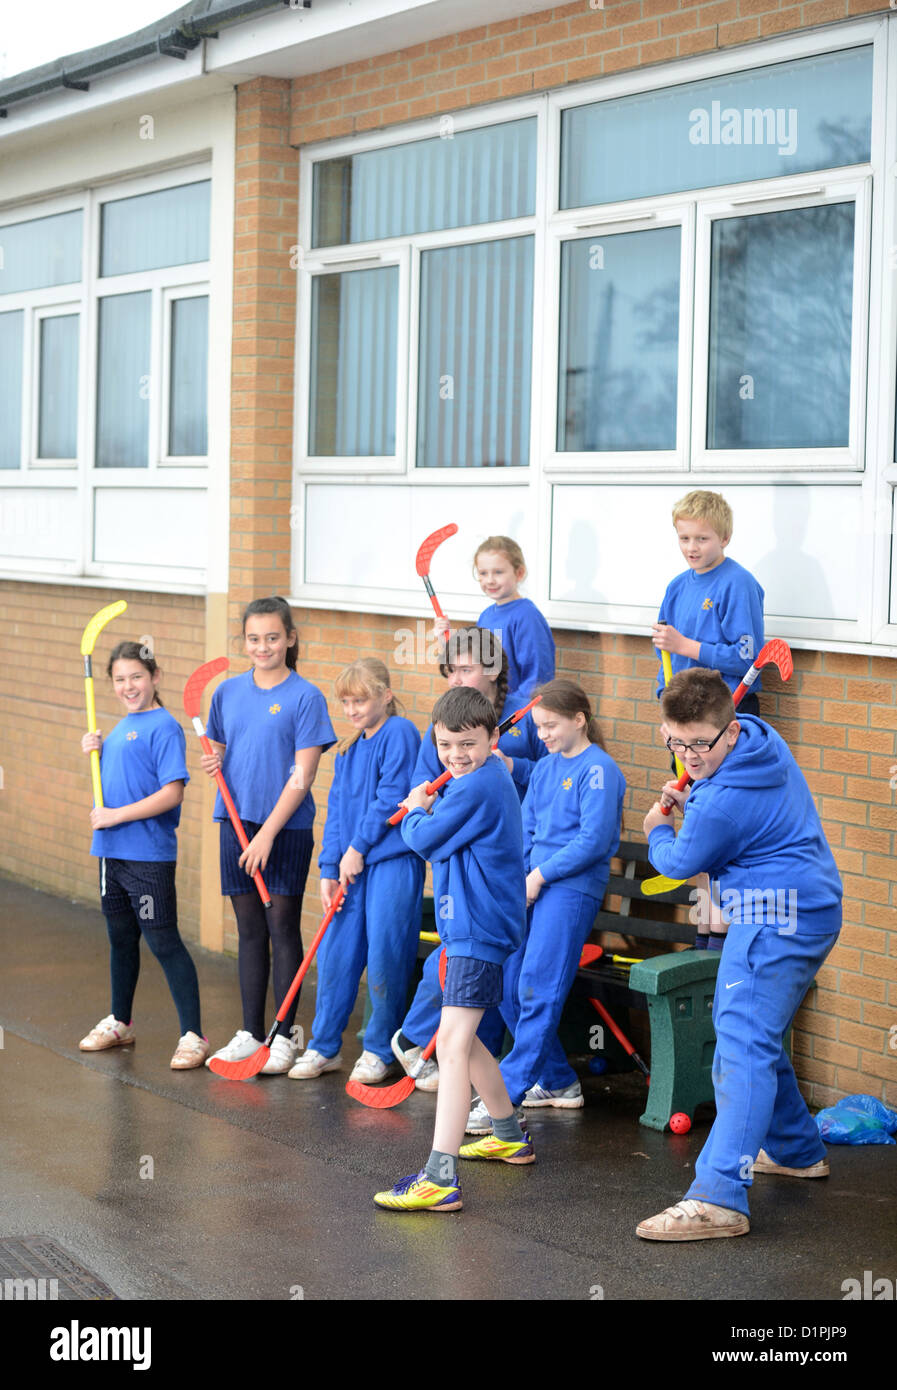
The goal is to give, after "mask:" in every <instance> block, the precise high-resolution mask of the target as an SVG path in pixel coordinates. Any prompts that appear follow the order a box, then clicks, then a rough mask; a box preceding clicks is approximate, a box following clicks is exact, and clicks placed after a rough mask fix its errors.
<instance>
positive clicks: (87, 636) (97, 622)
mask: <svg viewBox="0 0 897 1390" xmlns="http://www.w3.org/2000/svg"><path fill="white" fill-rule="evenodd" d="M127 606H128V605H127V603H126V602H125V600H124V599H123V598H120V599H119V600H118V602H117V603H109V604H107V605H106V607H105V608H101V609H100V611H99V613H94V615H93V617H92V618H91V620H90V622H89V623H88V624H87V627H86V628H85V629H84V631H83V632H82V634H81V655H82V656H83V657H84V698H85V700H86V702H87V727H88V730H89V731H90V733H92V734H95V733H96V731H97V708H96V703H95V702H94V697H93V669H92V663H91V657H92V656H93V649H94V647H95V646H96V644H97V638H98V637H99V635H100V633H101V632H102V631H103V628H104V627H105V626H106V624H107V623H111V622H112V619H113V618H117V617H118V615H119V613H124V611H125V609H126V608H127ZM90 780H91V782H92V783H93V804H94V806H102V804H103V784H102V782H101V780H100V755H99V753H98V752H97V750H96V749H95V748H94V749H93V751H92V752H91V755H90Z"/></svg>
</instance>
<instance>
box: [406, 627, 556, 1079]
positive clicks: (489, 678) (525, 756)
mask: <svg viewBox="0 0 897 1390" xmlns="http://www.w3.org/2000/svg"><path fill="white" fill-rule="evenodd" d="M439 669H440V671H441V672H442V674H443V676H444V677H445V679H446V681H447V682H448V685H449V689H450V690H455V689H458V688H459V687H466V688H468V689H470V690H478V691H479V692H480V694H481V695H485V696H486V699H487V700H489V701H490V703H491V704H492V706H493V708H494V710H495V714H496V718H497V719H498V721H499V723H501V721H502V720H503V719H506V718H507V717H508V715H509V714H513V713H514V711H515V710H518V709H521V708H522V707H523V706H524V705H525V704H527V703H528V697H527V696H525V695H523V694H522V693H521V692H520V691H512V692H511V693H508V658H507V654H506V653H505V651H504V649H503V648H502V645H501V642H500V641H499V639H498V638H497V637H496V636H495V633H493V632H490V631H489V630H488V628H483V627H462V628H456V629H454V630H453V631H452V633H451V636H450V637H449V639H448V641H447V642H446V646H445V650H444V652H443V657H442V661H441V662H440V664H439ZM496 749H497V751H495V752H494V754H493V756H494V757H498V758H500V759H501V761H502V762H503V763H504V764H505V766H506V767H507V769H508V771H509V772H510V774H511V778H512V780H513V782H514V786H515V787H516V788H517V795H518V796H519V797H520V799H521V801H522V800H523V797H524V796H525V794H526V789H527V786H528V785H529V779H530V776H531V774H532V770H533V768H534V767H535V765H536V763H537V762H538V761H539V759H541V758H543V757H545V756H546V754H547V749H546V747H545V744H544V743H543V742H542V740H541V739H540V738H539V734H538V731H537V729H536V726H535V724H534V723H533V720H532V715H531V714H527V715H526V716H525V717H524V718H523V719H521V720H520V721H519V722H518V723H517V724H514V725H513V726H512V727H511V728H510V729H508V731H507V733H505V734H502V736H501V738H500V739H499V740H498V744H497V745H496ZM442 770H443V768H442V764H441V763H440V761H439V755H438V753H437V752H436V745H435V744H434V742H433V739H432V737H431V731H430V729H429V728H427V729H426V730H425V731H424V734H423V737H422V739H421V744H420V752H419V754H418V758H417V762H416V763H415V766H414V772H413V773H412V776H411V786H413V787H416V786H418V785H419V784H420V783H421V782H425V783H426V782H433V781H435V779H436V778H437V777H438V776H439V775H440V773H441V772H442ZM439 923H440V919H439V917H437V923H436V924H437V927H438V926H439ZM438 967H439V952H438V951H433V952H432V954H431V955H429V956H428V957H427V959H426V961H425V962H424V968H423V974H422V976H421V982H420V984H419V986H418V988H417V991H416V993H415V995H414V1000H413V1002H412V1004H411V1008H410V1009H409V1010H408V1013H407V1014H406V1016H405V1019H404V1021H403V1023H402V1027H401V1029H400V1031H398V1032H397V1033H396V1034H395V1035H394V1037H393V1039H392V1051H393V1055H394V1057H395V1058H396V1060H397V1061H398V1062H399V1063H400V1065H401V1066H402V1067H403V1068H404V1069H405V1071H406V1072H409V1071H410V1070H411V1068H412V1067H413V1066H414V1065H416V1063H417V1061H418V1060H419V1058H420V1054H421V1050H422V1049H423V1048H424V1047H425V1046H426V1045H427V1043H428V1042H429V1040H430V1038H431V1037H432V1036H433V1034H434V1033H435V1032H436V1029H437V1028H438V1027H439V1014H440V1010H441V1009H442V987H441V985H440V983H439V974H438ZM504 1036H505V1024H504V1019H503V1018H502V1016H501V1013H500V1012H499V1010H498V1009H489V1010H487V1012H486V1014H485V1016H484V1018H483V1022H482V1023H481V1025H480V1028H479V1031H478V1037H479V1038H480V1041H481V1042H483V1043H485V1045H486V1047H488V1049H489V1051H490V1052H492V1053H493V1054H497V1053H498V1052H499V1051H500V1050H501V1044H502V1042H503V1041H504ZM438 1085H439V1071H438V1068H437V1066H436V1063H435V1062H434V1061H432V1060H431V1061H429V1062H425V1063H424V1066H423V1070H422V1071H421V1073H420V1075H419V1076H418V1077H417V1079H416V1081H415V1086H416V1087H417V1089H418V1090H419V1091H435V1090H436V1088H437V1086H438Z"/></svg>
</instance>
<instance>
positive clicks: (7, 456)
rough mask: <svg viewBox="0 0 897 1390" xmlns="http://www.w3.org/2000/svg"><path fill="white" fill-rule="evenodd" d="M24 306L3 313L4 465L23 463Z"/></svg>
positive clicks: (0, 438) (0, 423)
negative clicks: (8, 312)
mask: <svg viewBox="0 0 897 1390" xmlns="http://www.w3.org/2000/svg"><path fill="white" fill-rule="evenodd" d="M23 318H24V315H23V313H22V310H21V309H18V310H17V311H16V312H15V313H14V314H0V468H19V467H20V466H21V462H22V322H23Z"/></svg>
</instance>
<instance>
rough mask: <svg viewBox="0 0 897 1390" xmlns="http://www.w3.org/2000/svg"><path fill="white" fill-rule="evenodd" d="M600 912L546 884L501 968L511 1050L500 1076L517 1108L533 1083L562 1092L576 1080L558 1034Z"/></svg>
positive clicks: (594, 904)
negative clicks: (515, 947)
mask: <svg viewBox="0 0 897 1390" xmlns="http://www.w3.org/2000/svg"><path fill="white" fill-rule="evenodd" d="M600 906H601V903H600V900H599V899H597V898H593V897H591V896H590V895H589V894H588V893H580V892H579V891H578V889H576V888H567V887H565V885H564V883H563V880H561V881H559V882H557V883H547V884H546V885H545V887H544V888H543V889H542V891H541V893H540V894H539V896H538V898H537V899H536V901H535V903H534V904H533V906H532V908H531V909H530V911H529V913H528V914H527V929H526V936H525V937H524V938H523V944H522V945H521V946H520V947H519V948H518V950H516V951H515V952H514V954H513V956H511V958H510V960H508V961H507V962H506V964H505V992H504V998H503V999H502V1004H501V1010H502V1014H503V1015H504V1019H505V1022H506V1023H507V1025H508V1028H509V1029H510V1030H511V1032H512V1033H513V1035H514V1046H513V1047H512V1049H511V1051H510V1052H509V1053H508V1055H507V1057H506V1058H505V1059H504V1061H503V1062H502V1063H501V1074H502V1076H503V1077H504V1081H505V1085H506V1086H507V1088H508V1095H509V1096H510V1097H511V1100H512V1101H513V1103H514V1104H515V1105H519V1104H520V1102H521V1101H522V1100H523V1097H524V1096H525V1095H526V1092H527V1091H528V1090H529V1089H530V1087H531V1086H534V1085H536V1083H537V1082H538V1084H539V1085H541V1086H544V1087H545V1088H546V1089H547V1090H550V1091H562V1090H566V1088H567V1087H568V1086H572V1084H573V1082H574V1081H575V1080H576V1072H575V1071H574V1070H573V1068H572V1067H571V1066H570V1063H569V1062H568V1061H567V1057H566V1054H565V1053H564V1050H563V1048H562V1047H561V1045H560V1042H559V1041H558V1035H557V1028H558V1024H559V1023H560V1020H561V1013H562V1012H563V1008H564V1004H565V1002H566V999H567V995H568V994H569V993H570V987H571V985H572V984H573V981H574V979H575V977H576V970H577V967H578V965H579V957H580V955H581V954H582V948H583V943H584V942H585V939H586V937H587V936H588V934H589V932H590V931H591V929H592V923H593V922H594V920H595V916H596V914H597V912H598V909H599V907H600Z"/></svg>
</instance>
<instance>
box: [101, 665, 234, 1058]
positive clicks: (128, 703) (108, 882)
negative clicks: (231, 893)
mask: <svg viewBox="0 0 897 1390" xmlns="http://www.w3.org/2000/svg"><path fill="white" fill-rule="evenodd" d="M106 674H107V676H109V677H110V678H111V680H112V686H113V689H114V691H115V694H116V695H117V696H118V698H119V700H120V701H121V704H122V707H123V709H124V711H125V717H124V719H122V720H121V722H120V723H119V724H116V726H115V728H114V729H113V730H112V733H111V734H110V735H109V737H108V738H107V739H105V740H104V739H103V735H102V733H101V732H100V731H99V730H98V731H97V732H96V733H94V734H91V733H88V734H85V735H84V737H83V738H82V740H81V748H82V749H83V751H84V752H85V753H90V752H91V751H92V750H93V749H97V750H98V751H99V754H100V774H101V776H102V781H103V800H104V802H105V803H106V804H105V805H104V806H96V807H94V809H93V810H92V811H91V813H90V823H91V825H92V826H93V832H94V834H93V842H92V844H91V847H90V852H91V854H93V855H96V857H97V858H98V859H99V861H100V901H101V905H102V909H103V915H104V917H105V918H106V929H107V931H108V933H109V946H110V973H111V977H112V1001H111V1002H112V1012H111V1013H110V1014H109V1015H108V1016H107V1017H106V1018H103V1019H100V1022H99V1023H98V1024H97V1025H96V1027H95V1028H92V1029H91V1030H90V1032H89V1033H88V1034H87V1036H86V1037H84V1038H82V1039H81V1041H80V1043H79V1044H78V1046H79V1047H80V1048H81V1050H82V1051H83V1052H100V1051H103V1050H104V1049H105V1048H108V1047H123V1046H125V1045H127V1044H128V1043H132V1042H133V1041H134V1036H135V1034H134V1026H133V1022H132V1020H131V1005H132V1003H133V1000H134V991H135V989H136V987H137V977H138V974H139V973H140V935H141V932H142V933H143V936H144V937H145V939H146V942H147V944H148V946H149V948H150V950H151V951H152V953H153V955H154V956H155V957H156V959H157V960H158V962H159V964H160V965H161V966H162V969H163V970H164V972H165V978H166V980H167V981H168V987H169V989H170V990H171V997H172V998H173V1000H174V1003H175V1007H176V1009H177V1011H178V1019H179V1021H180V1029H181V1037H180V1040H179V1042H178V1045H177V1050H176V1051H175V1054H174V1056H173V1057H172V1059H171V1065H172V1067H174V1068H175V1070H176V1071H184V1070H187V1069H189V1068H191V1067H199V1066H202V1063H203V1062H204V1061H205V1059H206V1057H207V1056H208V1053H209V1044H208V1041H207V1040H206V1039H205V1038H204V1037H203V1035H202V1029H201V1026H200V1018H199V984H198V982H197V978H196V967H195V965H194V964H193V961H192V960H191V958H190V955H189V953H188V951H187V948H186V946H185V945H184V943H183V941H182V940H181V937H180V933H179V931H178V920H177V899H176V896H175V884H174V878H175V868H176V863H175V861H176V859H177V852H178V851H177V839H176V831H177V826H178V822H179V821H180V818H181V802H182V801H183V799H184V784H185V783H186V782H188V781H189V780H190V776H189V773H188V772H187V767H186V764H185V761H184V755H185V749H186V741H185V739H184V731H183V729H182V728H181V726H180V724H178V722H177V720H176V719H174V718H172V716H171V715H170V714H169V713H168V711H167V710H166V709H164V708H163V706H162V701H161V700H160V699H159V695H158V692H157V686H158V684H159V675H160V673H159V668H158V666H157V665H156V662H155V660H154V658H153V655H152V653H151V652H150V651H149V650H148V648H147V647H145V646H141V645H140V644H139V643H138V642H119V644H118V646H117V647H116V648H115V650H114V651H113V653H112V655H111V657H110V658H109V664H108V666H107V667H106Z"/></svg>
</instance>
